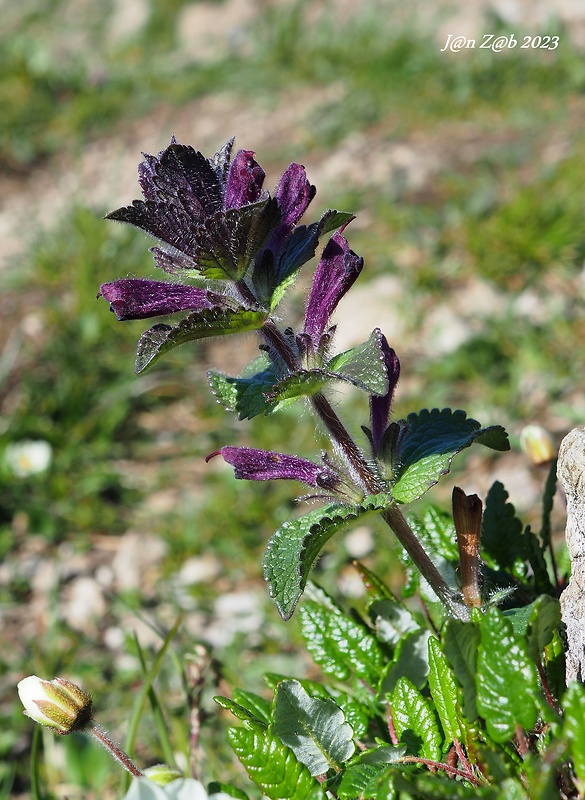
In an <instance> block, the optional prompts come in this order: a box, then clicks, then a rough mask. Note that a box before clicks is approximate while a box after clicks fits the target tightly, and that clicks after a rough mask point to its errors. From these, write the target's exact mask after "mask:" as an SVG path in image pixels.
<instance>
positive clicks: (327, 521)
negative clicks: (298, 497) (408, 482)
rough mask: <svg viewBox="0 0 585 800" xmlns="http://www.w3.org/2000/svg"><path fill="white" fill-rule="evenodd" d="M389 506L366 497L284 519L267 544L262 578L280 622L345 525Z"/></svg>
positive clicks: (377, 498) (379, 497) (381, 497)
mask: <svg viewBox="0 0 585 800" xmlns="http://www.w3.org/2000/svg"><path fill="white" fill-rule="evenodd" d="M388 503H389V497H388V495H385V494H380V495H370V496H369V497H366V498H365V499H364V501H363V502H362V503H361V504H360V505H359V506H343V505H341V504H337V503H333V504H331V505H328V506H326V507H324V508H318V509H316V510H315V511H311V512H310V513H309V514H306V515H305V516H302V517H298V518H297V519H293V520H287V521H286V522H285V523H283V525H281V527H280V528H279V529H278V530H277V531H276V533H275V534H274V535H273V536H272V538H271V539H270V541H269V542H268V546H267V548H266V553H265V555H264V578H265V580H266V581H267V582H268V585H269V589H270V596H271V597H273V598H274V600H275V602H276V607H277V608H278V611H279V612H280V614H281V616H282V618H283V619H285V620H286V619H290V617H291V616H292V613H293V611H294V609H295V606H296V604H297V602H298V600H299V598H300V596H301V595H302V593H303V590H304V588H305V586H306V583H307V579H308V577H309V574H310V571H311V569H312V567H313V564H314V563H315V560H316V559H317V557H318V555H319V553H320V552H321V550H322V549H323V547H324V546H325V544H326V543H327V542H328V541H329V539H330V538H331V537H332V536H333V535H334V534H335V533H337V531H339V530H340V529H341V528H342V527H343V526H344V525H345V524H347V523H348V522H352V521H353V520H355V519H357V518H358V517H362V516H364V515H365V514H367V513H369V512H371V511H379V510H381V509H383V508H385V507H386V506H387V505H388Z"/></svg>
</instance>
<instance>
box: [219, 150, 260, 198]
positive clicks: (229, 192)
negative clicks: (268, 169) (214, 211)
mask: <svg viewBox="0 0 585 800" xmlns="http://www.w3.org/2000/svg"><path fill="white" fill-rule="evenodd" d="M265 176H266V173H265V172H264V170H263V169H262V167H261V166H260V164H257V163H256V162H255V161H254V153H253V152H252V150H238V152H237V153H236V156H235V158H234V160H233V161H232V163H231V166H230V171H229V174H228V179H227V184H226V187H225V197H224V208H226V209H227V208H240V207H241V206H244V205H247V204H249V203H255V202H256V201H257V200H259V199H260V196H261V194H262V184H263V183H264V178H265Z"/></svg>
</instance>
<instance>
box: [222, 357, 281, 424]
mask: <svg viewBox="0 0 585 800" xmlns="http://www.w3.org/2000/svg"><path fill="white" fill-rule="evenodd" d="M278 377H279V376H278V374H277V372H276V368H275V366H274V365H273V364H271V362H270V359H269V358H268V357H267V356H265V355H263V356H260V357H259V358H256V359H254V361H252V362H251V363H250V364H248V366H247V367H246V369H245V370H244V371H243V373H242V376H241V377H240V378H232V377H230V376H229V375H223V374H222V373H221V372H216V371H215V370H209V371H208V373H207V381H208V383H209V386H210V388H211V391H212V393H213V394H214V395H215V396H216V397H217V399H218V400H219V402H220V403H221V404H222V405H223V406H224V408H226V409H227V410H228V411H231V412H235V413H237V414H238V417H239V419H252V417H256V416H258V414H270V413H272V411H274V410H275V408H276V403H273V402H270V401H269V400H267V399H266V397H265V392H268V391H270V389H272V387H273V386H274V384H275V383H276V382H277V380H278Z"/></svg>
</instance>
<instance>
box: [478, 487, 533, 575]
mask: <svg viewBox="0 0 585 800" xmlns="http://www.w3.org/2000/svg"><path fill="white" fill-rule="evenodd" d="M522 531H523V525H522V522H521V521H520V520H519V519H518V518H517V517H516V511H515V508H514V506H513V505H512V503H509V502H508V492H507V491H506V490H505V489H504V485H503V484H502V483H501V482H500V481H494V483H493V484H492V486H491V488H490V490H489V492H488V495H487V497H486V501H485V507H484V512H483V521H482V526H481V545H482V548H483V550H484V551H485V552H486V553H487V554H488V555H489V556H490V557H491V558H492V559H493V560H494V562H495V564H496V566H498V567H499V568H500V569H510V570H513V567H514V564H515V562H516V561H517V560H518V559H521V560H523V550H524V547H523V545H524V542H523V541H522Z"/></svg>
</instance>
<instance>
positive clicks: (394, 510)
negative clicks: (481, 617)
mask: <svg viewBox="0 0 585 800" xmlns="http://www.w3.org/2000/svg"><path fill="white" fill-rule="evenodd" d="M382 517H383V519H384V521H385V522H386V523H387V524H388V525H389V526H390V527H391V528H392V530H393V531H394V533H395V534H396V537H397V539H398V541H399V542H400V544H401V545H402V546H403V547H404V549H405V550H406V552H407V553H408V555H409V556H410V557H411V558H412V560H413V561H414V563H415V564H416V566H417V567H418V569H419V571H420V573H421V575H422V576H423V578H425V580H426V581H427V582H428V583H429V585H430V586H431V588H432V590H433V591H434V593H435V594H436V595H437V597H438V598H439V600H440V601H441V602H442V603H443V605H444V606H445V607H446V608H447V609H448V611H449V613H450V614H451V615H452V616H454V617H456V618H457V619H460V620H461V621H462V622H468V621H469V609H468V608H467V606H466V605H465V603H463V602H462V601H461V600H459V599H458V598H457V597H456V596H455V595H454V593H453V591H452V590H451V589H450V588H449V586H448V585H447V582H446V581H445V579H444V578H443V576H442V575H441V573H440V572H439V570H438V569H437V568H436V566H435V565H434V564H433V562H432V561H431V559H430V558H429V556H428V554H427V552H426V551H425V549H424V548H423V546H422V545H421V543H420V542H419V540H418V539H417V538H416V536H415V534H414V533H413V531H412V528H411V527H410V525H409V524H408V522H407V521H406V520H405V519H404V516H403V515H402V511H401V510H400V509H399V508H398V506H390V507H389V508H386V509H385V510H384V511H383V512H382Z"/></svg>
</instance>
